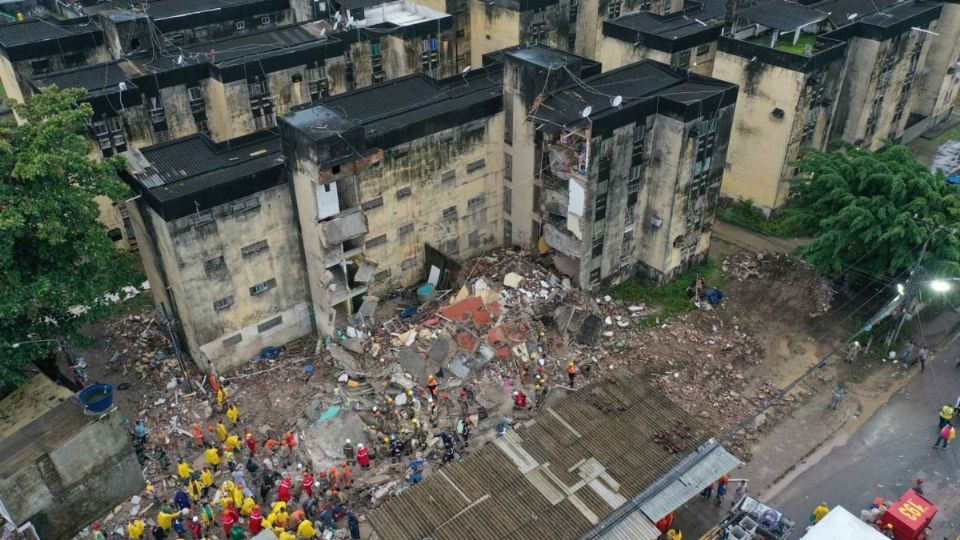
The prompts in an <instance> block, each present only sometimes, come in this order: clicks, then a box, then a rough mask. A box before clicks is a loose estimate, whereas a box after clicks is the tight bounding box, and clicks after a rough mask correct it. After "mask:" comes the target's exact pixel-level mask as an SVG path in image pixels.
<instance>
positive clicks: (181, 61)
mask: <svg viewBox="0 0 960 540" xmlns="http://www.w3.org/2000/svg"><path fill="white" fill-rule="evenodd" d="M185 63H186V62H184V60H183V55H182V54H181V55H180V56H178V57H177V65H178V66H182V65H184V64H185Z"/></svg>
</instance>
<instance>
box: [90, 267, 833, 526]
mask: <svg viewBox="0 0 960 540" xmlns="http://www.w3.org/2000/svg"><path fill="white" fill-rule="evenodd" d="M714 274H715V275H713V276H705V277H706V278H707V280H706V282H705V283H703V284H702V285H703V287H701V288H696V287H695V286H694V285H695V284H694V283H693V282H691V283H690V286H691V293H693V292H694V291H697V294H698V295H701V293H704V292H705V291H706V290H708V289H710V288H712V287H717V288H720V289H722V292H723V295H724V296H725V298H724V301H723V302H722V303H720V304H718V305H715V304H712V303H711V302H710V301H709V300H707V299H706V297H703V298H700V299H699V300H698V301H696V302H695V300H697V299H690V300H689V302H690V307H691V309H690V310H689V311H687V312H685V313H683V314H680V315H677V316H675V317H673V318H669V319H666V320H664V321H662V322H661V321H659V320H658V319H657V313H658V307H657V306H653V305H650V306H648V305H645V304H644V303H643V302H630V301H626V300H617V299H614V298H612V297H611V296H608V295H602V294H601V295H595V296H590V295H585V294H583V293H582V292H581V291H580V290H579V289H576V288H575V287H573V286H572V285H571V284H570V282H569V280H567V278H562V277H560V276H558V275H557V274H555V273H553V272H552V271H551V270H549V269H548V268H547V267H546V266H545V265H543V264H542V263H541V261H540V260H539V258H537V257H534V256H531V255H529V254H526V253H523V252H519V251H513V250H510V249H501V250H497V251H494V252H492V253H490V254H488V255H486V256H483V257H479V258H477V259H474V260H472V261H468V262H467V263H465V264H464V265H463V269H462V270H461V272H460V275H459V276H457V277H456V278H455V280H454V282H453V283H452V285H451V287H449V289H448V290H442V291H437V292H436V295H435V297H434V298H432V299H429V300H428V301H427V302H426V303H424V304H422V305H421V306H420V308H419V309H416V310H414V309H411V307H412V306H414V305H415V304H416V303H417V302H416V300H415V298H411V297H406V296H399V297H395V298H391V299H375V298H372V297H368V298H367V301H366V302H365V306H364V307H363V308H361V310H360V313H361V314H362V315H358V316H356V317H354V318H352V319H351V320H350V321H346V325H345V326H344V327H343V328H342V331H341V333H340V335H339V336H338V337H337V338H335V339H329V338H328V339H324V340H319V341H315V338H310V339H304V340H301V341H299V342H296V343H291V344H288V345H287V346H286V347H285V348H284V351H283V353H282V354H281V356H280V357H279V358H276V359H273V360H262V361H252V362H251V363H250V364H248V365H247V367H246V368H245V369H243V370H242V371H241V372H238V373H235V374H231V375H228V376H226V377H222V378H221V379H219V383H220V384H223V385H224V387H225V388H226V390H227V393H228V398H227V401H228V402H230V403H235V404H237V406H238V407H239V410H240V420H239V422H238V424H237V427H235V428H232V431H237V432H240V431H242V430H243V429H248V430H249V431H250V432H251V434H252V436H253V437H254V438H255V439H256V440H257V441H258V442H259V443H260V444H261V445H262V443H263V442H264V441H266V440H268V439H270V438H273V439H275V440H282V439H284V437H285V436H286V434H287V433H288V432H290V433H292V434H293V435H294V437H295V438H296V441H297V444H296V446H295V447H293V449H292V451H290V448H286V449H285V450H280V451H278V452H277V454H276V456H275V457H274V459H271V460H269V461H267V462H264V461H263V457H265V456H264V455H263V453H262V452H261V453H259V454H257V455H255V458H254V461H255V463H257V464H258V466H259V467H260V468H261V469H264V468H269V467H273V468H276V469H277V470H278V471H279V472H280V473H281V474H282V475H288V474H289V475H290V476H291V477H293V481H294V482H293V483H294V485H299V484H298V482H299V481H300V479H302V476H303V474H304V472H306V471H312V472H319V471H328V470H330V468H331V467H338V468H339V469H338V474H340V475H342V474H343V468H342V462H343V461H344V459H345V455H344V445H345V443H346V441H347V440H348V439H349V441H350V446H351V447H352V448H353V449H354V450H355V449H356V445H357V444H358V443H363V444H364V445H365V446H366V447H367V448H368V449H369V451H370V455H371V457H372V458H373V459H372V464H371V466H370V468H369V469H361V468H360V467H358V466H357V465H356V462H353V463H351V467H352V473H353V474H352V476H353V478H354V486H353V487H352V488H351V489H349V490H346V489H344V490H342V494H341V495H340V496H339V498H338V499H339V500H338V501H336V502H340V503H341V504H342V505H343V506H344V508H347V509H351V510H352V511H354V512H356V514H357V515H358V517H359V518H360V521H361V522H362V521H363V513H364V511H365V510H366V509H369V508H373V507H375V506H377V505H378V504H379V503H380V502H382V501H383V500H384V499H386V498H388V497H391V496H394V495H395V494H397V493H398V492H400V491H402V490H403V489H404V488H405V486H407V485H409V484H410V482H411V481H415V480H416V478H417V476H416V475H417V474H418V473H419V471H418V470H417V467H416V465H418V463H417V460H416V459H415V456H417V455H418V453H419V455H420V456H422V458H423V465H424V469H425V470H424V471H423V472H424V473H425V474H429V473H430V470H431V469H432V468H434V467H437V466H440V465H441V464H442V462H444V461H445V460H448V459H457V458H458V457H460V456H462V455H464V454H466V453H468V452H469V451H470V449H471V448H476V447H478V446H480V444H477V439H480V440H483V439H486V438H491V437H493V436H495V432H496V430H498V429H499V430H502V429H509V427H508V426H509V425H510V424H512V423H513V422H515V421H518V420H524V419H527V418H529V417H531V416H532V415H535V414H536V413H537V411H538V410H539V409H540V407H541V406H542V405H543V404H544V403H546V404H549V403H550V402H551V401H552V400H554V399H557V398H558V397H561V396H563V395H565V394H566V393H567V392H571V391H574V392H575V391H576V388H578V387H580V386H581V385H582V384H584V383H585V382H586V381H587V380H589V379H592V378H595V377H598V376H602V374H603V373H605V372H607V371H609V370H613V369H616V368H624V367H625V368H627V369H631V370H633V371H635V372H637V373H640V374H642V375H644V376H647V377H650V378H651V379H653V380H656V381H657V382H658V384H660V385H661V386H662V387H663V389H664V390H665V392H666V394H667V395H668V396H670V397H671V399H673V400H674V401H676V402H677V403H678V404H679V405H680V406H681V407H683V408H684V409H686V410H688V411H689V412H691V413H693V414H694V415H697V416H699V417H701V418H702V419H703V422H704V423H705V424H707V425H710V426H713V427H714V428H715V429H716V431H717V432H718V433H727V432H730V431H732V432H733V438H732V439H731V441H730V442H729V444H728V446H730V447H731V448H732V449H733V450H734V451H735V452H736V453H738V454H739V455H740V456H741V457H742V458H744V459H749V447H750V442H751V441H753V440H755V437H756V433H757V431H758V430H763V429H764V426H766V425H770V424H771V423H774V422H776V420H777V418H778V417H780V416H781V415H782V414H784V413H785V412H787V411H789V410H790V408H791V407H792V406H793V404H794V400H795V399H798V398H795V397H794V396H788V399H787V400H786V401H784V402H782V403H780V404H778V405H776V406H775V407H773V408H771V409H769V410H768V411H767V412H766V413H764V414H763V415H761V416H760V417H758V418H757V419H755V420H754V421H753V422H750V423H749V424H747V425H744V426H740V425H739V424H740V423H741V422H742V421H744V420H745V419H747V418H748V417H749V416H750V414H751V413H752V412H753V411H755V410H756V409H757V408H758V407H759V406H760V405H762V404H763V403H764V402H765V401H766V400H768V399H769V398H770V397H772V396H774V395H775V394H776V393H777V392H778V389H777V386H776V385H775V384H773V383H772V382H771V381H770V380H769V379H768V378H766V377H765V375H764V373H765V369H766V367H767V366H765V363H767V364H769V362H770V361H771V358H775V357H776V354H773V352H771V351H769V350H765V346H764V342H763V340H762V339H758V338H757V336H756V335H755V334H751V332H752V331H753V329H754V328H757V327H760V328H762V329H764V328H765V329H766V330H769V331H776V332H780V331H781V330H782V329H783V328H789V327H790V325H793V332H794V333H795V334H803V332H804V331H805V330H806V328H805V327H804V326H803V324H800V325H797V321H798V320H801V319H802V320H810V319H811V318H815V317H816V316H817V315H818V314H819V313H822V312H824V311H826V310H827V309H828V308H829V305H830V299H831V290H830V287H829V284H827V283H826V282H824V280H822V279H820V278H818V277H817V276H816V274H815V273H814V272H813V271H812V270H811V269H809V268H807V267H806V266H805V265H803V264H802V263H799V262H797V261H795V260H793V259H790V258H787V257H785V256H769V257H765V256H762V255H756V254H743V255H737V256H734V257H731V258H729V259H727V260H724V261H722V267H721V269H720V271H719V272H714ZM710 279H714V280H716V281H717V283H710ZM684 301H686V300H684ZM651 321H654V324H651ZM778 321H779V322H778ZM778 324H779V325H781V326H777V325H778ZM764 325H766V327H765V326H764ZM771 325H773V326H771ZM98 332H100V333H101V334H102V335H103V337H102V338H101V341H100V343H98V347H99V348H100V349H102V350H101V352H100V353H99V354H100V356H101V357H102V359H103V360H102V361H100V362H94V361H91V362H89V363H90V364H91V366H90V372H91V378H92V379H97V380H103V381H109V382H112V383H114V384H115V385H117V387H118V390H119V392H118V396H119V397H118V403H119V407H120V410H121V412H122V413H123V414H125V415H127V416H128V417H129V418H130V421H131V426H132V423H133V421H134V420H135V419H137V418H139V419H142V420H143V421H144V422H145V424H146V426H147V428H148V429H149V430H150V435H149V436H148V440H149V444H148V446H147V451H146V458H147V460H146V462H145V469H144V474H145V477H146V479H147V481H148V483H149V484H150V485H152V486H153V487H154V491H153V492H152V494H151V493H147V494H146V495H145V496H144V497H142V498H135V499H134V500H133V501H129V502H127V503H125V504H124V505H122V506H121V507H118V508H117V509H116V510H115V511H114V513H113V514H111V516H108V517H107V518H106V519H105V524H104V529H105V530H106V531H113V530H115V529H116V528H117V527H121V526H125V524H126V522H127V520H129V519H131V517H133V516H139V517H141V518H142V519H144V520H145V521H148V524H149V520H151V519H154V518H155V516H156V514H157V510H158V509H159V505H160V502H159V500H170V499H172V497H173V492H174V489H175V488H176V485H177V478H176V476H177V472H176V468H177V467H176V461H177V458H178V457H179V456H182V457H184V458H185V459H187V461H188V462H189V463H191V465H192V467H193V469H194V470H196V471H199V470H201V469H202V467H203V465H204V459H205V458H204V451H203V449H202V447H201V446H200V445H198V444H197V442H196V440H195V439H196V435H195V430H199V431H200V432H201V433H202V434H203V437H204V438H205V439H206V440H207V441H213V442H216V443H217V444H219V440H218V438H217V436H216V434H215V431H214V430H215V424H216V422H217V420H218V419H220V418H223V416H222V415H221V414H220V413H219V412H216V411H215V410H214V409H215V406H214V405H215V404H214V401H215V400H214V398H213V394H212V393H211V391H210V381H209V379H205V378H203V377H201V376H200V375H199V374H191V375H190V376H189V377H188V378H187V380H183V379H178V377H179V375H180V373H181V372H180V368H179V363H178V360H177V358H176V356H174V355H172V354H171V353H170V349H169V347H168V345H167V341H166V338H165V337H164V335H165V332H166V329H165V327H164V325H163V324H162V323H161V322H160V321H157V320H155V319H154V318H153V317H152V315H151V314H150V313H146V314H143V315H131V316H126V317H124V318H121V319H120V320H117V321H113V322H111V323H108V324H106V325H102V327H101V328H99V329H98ZM87 355H88V357H92V356H95V355H96V353H94V352H92V351H91V352H88V353H87ZM571 363H572V367H571ZM571 371H572V372H573V373H574V386H573V388H572V389H571V388H570V386H569V376H570V372H571ZM433 385H436V391H435V392H432V388H431V386H433ZM514 392H520V393H522V394H523V395H522V396H518V395H516V394H514ZM517 400H519V402H520V403H521V404H522V405H523V404H525V405H526V407H523V408H519V409H518V408H517V407H515V402H516V401H517ZM524 402H525V403H524ZM464 419H469V421H470V423H469V424H468V425H469V426H470V427H471V428H472V433H471V435H470V439H469V442H470V444H469V446H468V445H466V444H464V443H465V442H466V441H465V440H464V438H463V437H458V436H457V435H456V433H457V431H458V429H457V428H458V423H461V422H462V420H464ZM224 421H227V420H226V419H225V418H224ZM229 424H230V422H228V425H229ZM444 432H445V433H447V434H450V435H451V437H450V438H445V437H440V436H439V435H440V434H441V433H444ZM238 434H239V435H241V436H242V433H238ZM676 437H677V435H676V434H671V433H665V434H662V437H661V439H662V440H661V441H658V442H659V443H661V444H666V445H672V446H682V445H683V444H682V441H680V442H677V441H675V440H673V439H674V438H676ZM681 439H682V437H681ZM678 440H679V439H678ZM454 441H455V442H454ZM238 454H239V452H238ZM164 455H165V459H166V461H167V462H168V463H167V467H166V469H164V468H162V467H161V466H160V461H161V460H160V458H161V457H164ZM395 456H396V457H395ZM245 459H246V454H245V455H244V457H242V458H238V462H240V463H241V465H242V464H243V462H244V461H245ZM409 460H414V466H413V467H411V466H409ZM254 476H256V475H254ZM227 478H228V476H227V473H225V472H224V471H223V469H221V471H220V473H219V476H218V478H217V479H216V482H215V485H216V486H219V485H221V483H222V482H223V481H224V480H226V479H227ZM254 482H255V483H256V484H257V485H258V486H259V481H256V480H255V481H254ZM254 492H256V490H254ZM272 493H276V491H275V490H274V491H273V492H272ZM210 496H211V497H216V495H215V494H214V493H212V492H211V494H210ZM335 498H336V497H335ZM271 500H272V499H271ZM328 502H329V501H328ZM322 503H323V500H321V504H322ZM216 532H221V531H219V529H214V533H216ZM342 533H343V529H342V528H341V534H342ZM364 536H365V535H364Z"/></svg>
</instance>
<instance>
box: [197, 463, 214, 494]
mask: <svg viewBox="0 0 960 540" xmlns="http://www.w3.org/2000/svg"><path fill="white" fill-rule="evenodd" d="M200 485H201V486H202V488H203V496H204V497H206V496H207V490H209V489H210V487H211V486H213V473H212V472H210V468H209V467H204V468H203V472H202V473H200Z"/></svg>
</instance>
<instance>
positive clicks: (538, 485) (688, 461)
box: [369, 372, 740, 540]
mask: <svg viewBox="0 0 960 540" xmlns="http://www.w3.org/2000/svg"><path fill="white" fill-rule="evenodd" d="M650 411H656V414H650ZM739 464H740V462H739V460H738V459H737V458H736V457H734V456H733V455H731V454H730V453H729V452H728V451H727V450H726V449H725V448H724V447H723V446H722V445H721V444H719V443H718V442H717V441H716V440H714V439H711V438H709V437H708V436H707V435H706V430H705V429H704V428H703V427H702V426H701V425H700V423H699V422H698V421H697V419H696V418H694V417H692V416H691V415H689V414H687V413H685V412H684V411H683V410H681V409H680V408H679V407H677V406H676V405H675V404H673V403H671V402H670V400H668V399H667V398H666V397H665V396H663V394H662V393H661V392H660V391H659V390H657V389H655V388H653V387H652V386H650V385H649V384H647V383H646V382H644V381H641V380H639V379H638V378H637V377H636V376H632V375H629V374H625V373H619V372H617V373H616V374H611V375H608V376H605V377H602V378H601V379H600V380H598V381H595V382H592V383H590V384H589V385H586V386H584V387H583V388H580V389H579V390H578V391H577V392H571V393H569V394H568V395H567V396H566V397H564V398H562V399H560V400H558V401H556V402H555V403H554V404H553V405H551V406H550V407H547V408H546V409H545V410H544V411H543V412H541V414H539V415H538V416H537V417H536V418H535V419H533V420H529V421H526V422H522V423H518V424H516V425H515V426H514V428H513V429H509V430H506V431H505V433H504V434H503V435H502V436H498V437H497V438H495V439H494V440H493V441H492V442H491V443H489V444H486V445H484V446H482V447H481V448H480V449H479V450H475V451H474V452H472V453H471V454H470V455H469V456H467V457H466V458H464V459H463V460H462V461H459V462H454V463H449V464H447V465H445V466H444V467H443V468H441V469H438V470H433V471H431V472H432V474H430V475H429V476H428V477H427V478H426V479H425V480H423V481H422V482H420V483H418V484H416V485H414V486H412V487H409V488H406V489H405V490H404V491H403V492H402V493H400V494H399V495H398V496H396V497H393V498H391V499H389V500H387V501H386V502H384V503H383V504H382V505H381V506H380V507H379V508H377V509H376V510H374V511H373V512H371V513H370V514H369V520H370V523H371V525H372V527H373V536H371V538H376V539H378V540H394V539H397V540H399V539H406V538H434V539H437V540H440V539H451V540H456V539H478V540H481V539H486V538H503V539H522V538H544V537H547V536H549V537H551V538H558V539H568V538H569V539H574V538H599V539H609V540H613V539H621V538H622V539H628V538H629V539H631V540H656V539H658V538H661V537H662V533H661V532H660V530H658V529H657V527H656V524H657V522H658V521H660V520H661V519H663V518H665V517H666V516H668V515H669V514H670V513H671V512H673V511H675V510H677V509H678V508H679V507H680V506H681V505H682V504H683V503H685V502H686V501H688V500H690V499H692V498H693V497H696V496H697V495H698V494H699V493H700V491H701V490H702V489H703V488H705V487H707V486H708V485H710V484H711V483H712V482H714V481H716V479H717V478H720V477H721V476H723V475H724V474H727V473H729V472H731V471H732V470H734V469H735V468H736V467H737V466H738V465H739Z"/></svg>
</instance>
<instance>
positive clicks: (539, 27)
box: [530, 22, 547, 43]
mask: <svg viewBox="0 0 960 540" xmlns="http://www.w3.org/2000/svg"><path fill="white" fill-rule="evenodd" d="M546 40H547V23H545V22H537V23H532V24H531V25H530V41H532V42H533V43H543V42H545V41H546Z"/></svg>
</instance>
